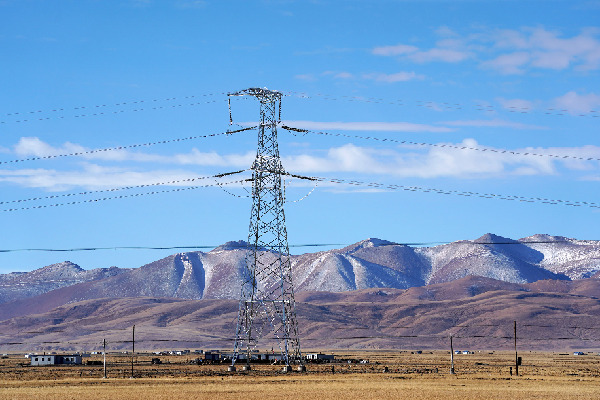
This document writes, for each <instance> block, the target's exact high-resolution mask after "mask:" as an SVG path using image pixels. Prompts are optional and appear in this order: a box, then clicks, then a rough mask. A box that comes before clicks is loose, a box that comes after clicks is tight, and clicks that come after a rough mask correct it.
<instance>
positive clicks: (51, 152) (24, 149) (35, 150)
mask: <svg viewBox="0 0 600 400" xmlns="http://www.w3.org/2000/svg"><path fill="white" fill-rule="evenodd" d="M86 150H87V149H86V148H84V147H83V146H80V145H77V144H73V143H70V142H66V143H65V144H63V145H62V146H61V147H53V146H51V145H49V144H48V143H45V142H43V141H41V140H40V139H39V138H37V137H22V138H21V139H20V140H19V142H18V143H17V144H16V145H15V146H14V151H15V153H16V154H17V155H18V156H21V157H46V156H55V155H58V154H71V153H81V152H84V151H86Z"/></svg>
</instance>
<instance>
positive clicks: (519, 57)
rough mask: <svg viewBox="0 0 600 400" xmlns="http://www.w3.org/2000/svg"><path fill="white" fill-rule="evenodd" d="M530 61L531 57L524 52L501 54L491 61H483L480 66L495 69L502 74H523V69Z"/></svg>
mask: <svg viewBox="0 0 600 400" xmlns="http://www.w3.org/2000/svg"><path fill="white" fill-rule="evenodd" d="M530 60H531V55H530V54H529V53H528V52H525V51H519V52H514V53H509V54H502V55H500V56H498V57H496V58H495V59H493V60H489V61H485V62H483V63H482V64H481V65H482V66H483V67H486V68H491V69H496V70H498V71H499V72H500V73H502V74H523V73H524V72H525V69H524V67H525V66H526V65H527V63H528V62H529V61H530Z"/></svg>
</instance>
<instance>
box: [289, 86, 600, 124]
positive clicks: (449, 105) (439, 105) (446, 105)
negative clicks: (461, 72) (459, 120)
mask: <svg viewBox="0 0 600 400" xmlns="http://www.w3.org/2000/svg"><path fill="white" fill-rule="evenodd" d="M286 94H287V95H288V96H290V95H295V96H297V97H299V98H304V99H313V98H315V97H319V98H321V99H323V100H328V101H348V102H363V103H372V104H388V105H394V106H407V105H409V103H413V104H414V105H416V106H417V107H424V108H430V109H433V110H436V109H446V110H462V109H463V108H474V109H475V110H476V111H484V112H497V111H498V109H496V107H495V106H492V105H489V104H474V105H467V104H464V103H455V102H445V101H444V102H439V101H427V100H404V99H395V100H390V99H383V98H377V97H363V96H335V95H330V94H323V93H316V94H313V95H309V94H307V93H304V92H293V91H290V92H286ZM505 110H506V111H508V112H510V113H519V114H531V113H533V112H535V111H536V110H534V109H532V108H530V107H516V106H509V107H506V108H505ZM541 112H543V113H544V114H545V115H557V116H574V117H592V118H598V117H600V110H589V111H588V112H586V113H580V114H572V113H571V112H570V111H569V110H567V109H557V108H544V109H542V110H541Z"/></svg>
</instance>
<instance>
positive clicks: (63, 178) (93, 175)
mask: <svg viewBox="0 0 600 400" xmlns="http://www.w3.org/2000/svg"><path fill="white" fill-rule="evenodd" d="M197 177H198V174H194V173H193V172H191V171H183V170H151V171H136V170H134V169H133V168H131V167H105V166H101V165H97V164H88V163H86V164H83V166H82V168H81V169H78V170H68V171H64V170H63V171H61V170H55V169H44V168H38V169H21V170H0V182H5V183H12V184H16V185H19V186H23V187H29V188H38V189H43V190H46V191H50V192H58V191H66V190H71V189H74V188H83V189H85V190H101V189H107V188H119V187H125V186H137V185H152V184H156V183H162V182H172V181H179V180H184V179H190V178H197ZM172 185H176V184H172ZM179 185H181V186H183V185H185V186H189V185H190V183H189V182H188V183H185V182H184V183H181V184H179Z"/></svg>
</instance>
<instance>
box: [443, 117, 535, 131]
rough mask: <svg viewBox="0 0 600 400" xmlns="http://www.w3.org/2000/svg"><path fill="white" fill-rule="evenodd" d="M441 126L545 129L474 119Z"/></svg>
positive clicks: (496, 120)
mask: <svg viewBox="0 0 600 400" xmlns="http://www.w3.org/2000/svg"><path fill="white" fill-rule="evenodd" d="M440 124H443V125H450V126H472V127H487V128H513V129H545V128H544V127H542V126H538V125H529V124H522V123H520V122H512V121H506V120H503V119H498V118H495V119H476V120H462V121H445V122H440Z"/></svg>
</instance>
